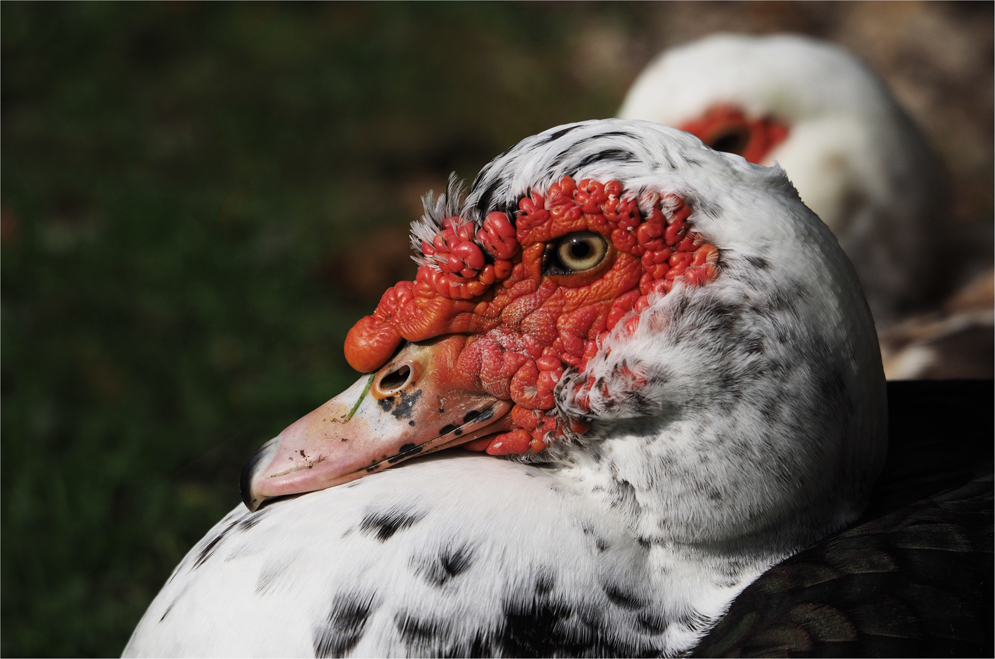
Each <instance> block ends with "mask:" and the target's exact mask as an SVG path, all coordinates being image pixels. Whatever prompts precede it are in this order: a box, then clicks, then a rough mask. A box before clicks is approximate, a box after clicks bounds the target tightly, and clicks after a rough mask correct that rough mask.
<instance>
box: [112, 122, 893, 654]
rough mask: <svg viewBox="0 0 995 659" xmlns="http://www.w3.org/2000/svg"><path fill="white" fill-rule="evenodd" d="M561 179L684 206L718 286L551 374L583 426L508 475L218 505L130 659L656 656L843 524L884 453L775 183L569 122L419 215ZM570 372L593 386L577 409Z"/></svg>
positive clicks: (474, 466)
mask: <svg viewBox="0 0 995 659" xmlns="http://www.w3.org/2000/svg"><path fill="white" fill-rule="evenodd" d="M567 175H569V176H573V177H574V178H576V179H577V180H580V179H583V178H592V179H596V180H601V181H606V180H609V179H614V180H618V181H620V182H621V183H622V185H623V186H624V188H625V190H627V191H628V192H627V194H630V195H633V196H636V197H638V198H639V199H640V200H641V203H642V204H643V205H646V206H652V205H653V204H654V203H657V202H655V201H654V200H656V199H660V198H661V197H662V196H663V195H667V194H677V195H680V197H681V198H683V199H684V200H686V202H687V204H688V206H690V207H691V209H692V212H691V215H690V217H689V218H688V222H689V223H691V225H692V226H693V229H694V231H696V232H698V233H699V234H700V235H701V236H702V237H703V238H704V239H705V240H707V241H709V242H710V243H711V244H713V245H715V246H716V247H717V248H718V250H719V261H718V265H717V267H718V275H717V276H716V277H715V279H714V281H711V282H709V283H707V284H705V285H702V286H692V285H689V284H685V283H678V284H677V285H676V286H675V287H674V288H673V290H672V291H671V292H669V293H667V294H666V295H653V296H651V298H650V303H649V306H648V308H646V309H645V310H643V311H642V312H641V313H640V314H639V324H638V328H637V329H635V331H634V332H632V333H627V331H625V327H626V326H628V327H629V329H630V330H631V327H632V326H631V325H627V324H626V323H619V324H618V325H616V326H615V329H614V330H613V331H612V332H611V333H610V334H608V335H607V336H606V338H605V339H604V340H603V341H602V342H599V344H598V345H599V348H600V349H599V351H598V353H597V354H596V355H595V356H594V357H593V358H591V359H590V360H589V361H588V363H587V364H586V366H585V368H584V370H583V371H582V372H577V371H574V370H571V369H569V368H568V369H567V370H566V371H565V372H564V374H563V377H562V378H561V380H560V382H559V385H558V386H557V387H556V390H555V391H556V406H555V410H554V413H555V414H557V415H558V416H559V417H562V418H564V419H566V418H570V417H583V418H584V419H586V420H587V421H588V422H590V425H591V428H590V430H589V431H588V432H587V433H585V434H581V435H578V436H568V437H563V438H560V439H555V438H554V439H552V440H551V442H550V443H551V445H550V447H549V448H548V449H547V450H545V451H542V452H540V453H538V454H536V455H531V456H528V457H527V460H526V461H524V462H522V461H510V460H503V459H499V458H495V457H492V456H478V455H469V454H465V453H459V452H456V453H454V452H447V453H443V454H438V455H435V456H431V457H428V458H421V459H418V460H415V461H412V462H408V463H406V464H404V465H402V466H399V467H394V468H390V469H387V470H386V471H381V472H379V473H373V474H372V475H369V476H366V477H364V478H361V479H360V480H356V481H353V482H351V483H347V484H345V485H340V486H337V487H332V488H330V489H325V490H322V491H318V492H312V493H309V494H306V495H304V496H299V497H296V498H292V499H287V500H279V501H274V502H272V503H269V504H267V505H265V506H263V507H262V508H261V509H260V510H258V511H257V512H254V513H250V512H249V511H248V510H247V509H246V508H243V507H242V506H239V508H237V509H236V510H234V511H232V512H231V513H230V514H229V515H228V516H227V517H226V518H225V519H223V520H222V521H221V522H219V523H218V525H216V526H215V527H214V528H213V529H212V530H211V531H210V532H209V533H208V534H207V536H206V537H205V538H204V539H203V540H202V541H201V542H200V543H198V544H197V545H196V546H195V547H194V548H193V549H192V550H191V552H190V553H189V554H188V555H187V557H186V558H185V559H184V560H183V562H182V563H181V564H180V565H179V566H178V567H177V569H176V571H175V572H174V574H173V575H172V576H171V577H170V579H169V581H168V582H167V584H166V586H165V587H164V588H163V590H162V591H161V592H160V594H159V595H158V597H157V598H156V599H155V601H154V602H153V603H152V605H151V606H150V607H149V610H148V611H147V613H146V614H145V617H144V618H143V619H142V621H141V623H140V624H139V626H138V627H137V629H136V630H135V632H134V634H133V636H132V638H131V641H130V642H129V644H128V647H127V648H126V650H125V654H126V655H129V656H131V655H136V656H137V655H146V656H150V655H158V656H166V655H201V656H207V655H212V656H225V655H242V656H247V655H282V656H291V655H293V656H310V655H316V656H332V655H345V654H353V655H356V656H373V655H401V654H406V655H443V654H446V655H449V654H454V655H466V654H478V655H479V654H483V655H514V656H523V655H603V656H606V655H643V654H664V655H674V654H678V653H681V652H685V651H687V650H689V649H690V648H692V647H693V646H694V644H695V643H696V641H697V639H698V638H700V636H701V635H702V634H703V633H704V632H705V631H707V629H708V628H710V626H711V625H712V624H714V622H715V621H716V620H717V619H718V618H719V617H720V616H721V615H722V613H723V612H724V611H725V610H726V608H727V607H728V606H729V604H730V602H731V601H732V599H733V598H734V597H735V596H736V595H737V594H738V593H739V592H740V591H741V590H742V589H743V588H745V587H746V586H747V585H748V584H749V583H750V582H751V581H753V580H754V579H756V578H757V577H758V576H759V575H760V574H761V573H762V572H763V571H764V570H766V569H767V568H768V567H770V566H771V565H772V564H774V563H776V562H778V561H780V560H782V559H783V558H784V557H786V556H788V555H790V554H792V553H794V552H796V551H798V550H799V549H801V548H802V547H804V546H806V545H807V544H809V543H811V542H813V541H815V540H817V539H819V538H821V537H824V536H825V535H826V534H828V533H830V532H831V531H833V530H835V529H838V528H841V527H842V526H843V525H845V524H846V523H848V522H849V521H851V520H853V519H854V518H855V517H856V516H857V515H858V514H859V512H860V510H861V509H862V506H863V505H864V503H865V499H866V497H867V495H868V492H869V491H870V488H871V485H872V484H873V481H874V479H875V478H876V476H877V473H878V471H879V470H880V468H881V465H882V463H883V459H884V454H885V449H886V403H885V391H884V377H883V374H882V369H881V361H880V354H879V352H878V349H877V343H876V339H875V334H874V326H873V321H872V320H871V316H870V312H869V310H868V308H867V305H866V303H865V302H864V299H863V296H862V294H861V291H860V287H859V284H858V283H857V279H856V276H855V274H854V272H853V269H852V268H851V266H850V264H849V262H848V261H847V259H846V257H845V256H844V255H843V253H842V252H841V251H840V249H839V247H838V245H837V243H836V240H835V239H834V238H833V236H832V234H831V233H830V232H829V231H828V229H827V228H826V227H825V225H824V224H822V223H821V222H820V221H819V219H818V218H817V217H816V216H815V215H814V214H813V213H812V212H811V211H809V210H808V209H807V208H806V207H805V206H804V205H803V204H802V203H801V202H800V201H799V200H798V197H797V194H796V193H795V191H794V189H793V188H792V186H791V184H790V183H789V182H788V181H787V178H786V177H785V175H784V173H783V171H782V170H780V169H779V168H777V167H774V168H766V167H761V166H757V165H752V164H749V163H747V162H745V161H744V160H743V159H742V158H739V157H736V156H730V155H726V154H720V153H716V152H714V151H711V150H709V149H707V148H704V147H702V146H701V144H700V142H699V141H698V140H696V139H695V138H693V137H691V136H689V135H687V134H684V133H680V132H679V131H675V130H672V129H669V128H666V127H663V126H658V125H655V124H650V123H646V122H630V121H622V120H607V121H595V122H585V123H580V124H571V125H568V126H561V127H558V128H555V129H551V130H549V131H546V132H544V133H541V134H539V135H537V136H534V137H530V138H527V139H526V140H523V141H522V142H521V143H519V144H518V145H517V146H515V147H513V148H512V149H511V150H509V151H508V152H506V153H505V154H502V155H501V156H499V157H498V158H497V159H495V160H494V161H493V162H492V163H491V164H489V165H488V166H487V167H485V168H484V170H483V171H482V172H481V174H480V176H479V177H478V178H477V180H476V181H475V182H474V185H473V186H472V189H471V191H470V193H469V196H468V198H467V199H466V200H465V202H463V203H462V204H458V203H456V200H453V199H448V200H445V201H444V202H443V203H442V204H441V205H440V206H439V207H438V208H445V207H446V205H447V204H448V205H449V206H450V207H452V208H455V209H458V211H459V214H460V216H461V217H462V218H463V219H465V220H469V221H473V222H474V223H476V224H477V225H480V224H481V223H482V222H483V218H485V217H487V216H488V214H489V213H491V212H493V211H508V209H513V208H515V207H516V204H517V202H518V200H519V199H520V198H522V197H523V196H526V195H527V194H528V193H529V192H530V191H536V190H545V189H547V188H548V186H549V185H550V184H551V183H552V182H553V181H556V180H559V178H560V177H562V176H567ZM435 209H436V207H432V208H429V209H427V215H428V217H427V219H426V220H423V222H429V223H432V222H437V221H438V219H439V218H437V216H436V213H435ZM647 210H649V209H647ZM419 231H421V232H424V231H425V227H424V226H422V228H421V229H419ZM631 313H632V314H634V313H635V312H631ZM523 326H524V325H523ZM516 331H517V330H516ZM528 331H529V330H527V329H524V330H521V332H523V333H527V332H528ZM508 332H509V333H510V332H511V330H508ZM522 336H524V334H522V335H521V336H520V337H519V338H521V337H522ZM412 345H413V344H412ZM412 349H414V348H412ZM406 350H408V348H404V349H402V352H401V353H400V354H401V355H404V354H406V353H405V351H406ZM399 358H400V356H398V357H395V358H394V362H391V363H396V362H397V360H398V359H399ZM391 363H389V364H388V365H387V366H384V367H383V369H381V371H380V372H379V373H378V374H377V376H375V377H377V378H379V377H381V374H382V373H384V372H385V371H387V370H388V369H389V368H391ZM623 373H629V374H632V373H635V374H638V376H639V377H638V378H631V377H624V376H623V375H622V374H623ZM589 377H593V378H594V379H595V380H598V381H600V382H603V383H604V385H605V386H604V387H601V388H597V387H596V388H595V389H594V390H592V391H591V392H590V398H589V400H588V401H587V402H586V404H581V403H580V402H579V401H578V399H577V394H578V392H579V391H580V389H581V388H582V385H583V383H584V382H586V381H588V378H589ZM367 379H368V378H367V377H365V376H364V378H363V379H361V380H360V382H358V383H357V385H356V386H354V387H353V388H352V389H350V391H349V392H346V394H343V395H342V397H340V398H342V400H343V401H344V400H345V399H346V398H348V399H349V402H350V405H351V402H352V401H355V400H356V399H357V397H359V399H360V403H359V404H358V405H357V406H356V408H355V409H354V410H353V413H355V414H356V415H357V417H362V416H363V415H367V414H375V413H376V409H377V406H378V401H374V400H373V399H372V398H371V397H366V398H362V396H360V391H361V390H362V389H363V386H364V383H365V382H366V381H367ZM347 394H348V395H347ZM343 397H344V398H343ZM412 398H415V397H414V396H413V397H412ZM382 402H383V401H379V403H382ZM321 409H328V410H332V409H336V408H333V407H327V406H326V407H323V408H321ZM346 409H348V408H346ZM440 411H441V410H440ZM329 414H331V413H329ZM343 416H344V415H343ZM349 416H350V418H351V414H350V415H349ZM394 416H395V417H397V418H401V417H400V416H398V415H397V414H395V415H394ZM334 423H338V421H335V422H334ZM342 427H344V426H342ZM290 431H291V429H288V431H285V434H284V435H285V436H284V435H282V436H281V441H288V439H287V437H289V436H290V435H288V434H287V433H290ZM336 432H338V431H336ZM342 432H345V431H342ZM337 437H338V435H336V438H335V439H331V440H328V441H330V442H332V443H334V444H336V445H338V444H339V440H338V439H337ZM342 437H343V439H342V442H343V443H344V442H346V435H344V434H343V435H342ZM273 446H275V445H271V447H270V448H269V449H267V451H266V452H264V453H263V454H261V457H260V458H259V461H260V464H259V465H257V464H256V463H255V462H253V463H250V465H249V466H248V467H247V469H248V470H249V473H250V476H252V478H253V479H257V478H258V477H259V474H260V473H261V470H262V469H264V468H266V465H265V464H262V463H263V462H266V461H268V460H272V459H274V458H273V457H272V456H273V455H274V451H275V449H274V448H273ZM409 453H410V451H409ZM302 455H303V453H302ZM405 455H407V453H406V454H405ZM309 459H310V458H309ZM324 460H325V457H324V454H319V455H318V457H317V458H314V459H313V460H312V462H309V463H308V465H310V466H315V465H319V464H325V462H322V461H324ZM329 461H331V459H329V460H328V461H326V462H329ZM305 467H307V468H310V467H309V466H305ZM305 467H301V469H304V468H305ZM302 473H305V475H306V473H307V472H302ZM255 482H256V481H255V480H253V485H252V488H255V487H256V486H255ZM252 491H253V492H255V491H256V490H255V489H253V490H252Z"/></svg>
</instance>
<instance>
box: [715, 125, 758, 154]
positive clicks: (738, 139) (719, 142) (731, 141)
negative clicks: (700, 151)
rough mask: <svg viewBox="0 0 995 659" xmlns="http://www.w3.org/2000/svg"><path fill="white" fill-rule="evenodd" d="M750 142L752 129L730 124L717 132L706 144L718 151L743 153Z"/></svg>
mask: <svg viewBox="0 0 995 659" xmlns="http://www.w3.org/2000/svg"><path fill="white" fill-rule="evenodd" d="M749 143H750V129H749V128H747V127H746V126H730V127H728V128H724V129H722V130H720V131H719V132H717V133H716V134H715V135H714V136H713V137H711V138H710V139H709V140H708V141H707V142H706V144H707V145H708V146H710V147H711V148H713V149H715V150H716V151H724V152H726V153H735V154H736V155H739V156H741V155H743V152H744V151H746V146H747V145H748V144H749Z"/></svg>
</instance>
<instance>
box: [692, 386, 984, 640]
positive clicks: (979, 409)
mask: <svg viewBox="0 0 995 659" xmlns="http://www.w3.org/2000/svg"><path fill="white" fill-rule="evenodd" d="M888 397H889V402H890V429H891V430H890V450H889V457H888V463H887V465H886V467H885V471H884V473H883V474H882V477H881V480H880V481H879V484H878V487H877V488H876V489H875V492H874V495H873V498H872V501H871V504H870V506H869V508H868V510H867V512H866V513H865V514H864V516H863V517H862V518H861V520H859V521H858V522H857V524H855V525H853V526H851V527H850V528H848V529H847V530H845V531H843V532H842V533H839V534H837V535H835V536H833V537H831V538H829V539H827V540H824V541H822V542H820V543H818V544H817V545H815V546H814V547H811V548H809V549H807V550H805V551H803V552H801V553H799V554H796V555H795V556H793V557H792V558H790V559H788V560H786V561H784V562H783V563H781V564H779V565H777V566H776V567H774V568H772V569H771V570H769V571H768V572H767V573H766V574H764V575H763V576H762V577H761V578H760V579H758V580H757V581H756V582H754V583H753V584H752V585H751V586H749V587H748V588H747V589H746V590H744V591H743V593H742V594H740V596H739V597H738V598H736V600H735V601H734V602H733V604H732V607H731V608H730V609H729V612H728V613H727V614H726V616H725V617H724V618H723V619H722V621H721V622H720V623H719V624H718V625H717V626H716V627H715V628H714V629H713V630H712V631H711V633H709V634H708V635H707V636H706V637H705V638H704V639H703V640H702V642H701V643H700V644H699V645H698V647H697V648H696V649H695V650H694V656H702V657H704V656H726V657H733V656H768V657H776V656H783V657H788V656H806V657H808V656H811V657H819V656H977V657H990V656H992V655H993V652H995V649H993V642H992V638H993V636H992V634H993V632H992V619H993V610H992V588H993V580H992V561H993V555H992V544H993V540H992V538H993V534H992V438H993V428H992V399H993V386H992V382H991V381H961V382H956V381H946V382H892V383H889V385H888Z"/></svg>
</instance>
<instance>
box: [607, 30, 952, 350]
mask: <svg viewBox="0 0 995 659" xmlns="http://www.w3.org/2000/svg"><path fill="white" fill-rule="evenodd" d="M619 116H620V117H623V118H627V119H645V120H649V121H656V122H659V123H663V124H666V125H669V126H675V127H677V128H681V129H683V130H687V131H689V132H691V133H694V134H695V135H697V136H698V137H700V138H701V139H702V140H703V141H704V142H705V144H707V145H709V146H711V147H713V148H715V149H718V150H722V151H729V152H732V153H738V154H739V155H742V156H744V157H745V158H746V159H747V160H750V161H751V162H758V163H761V164H772V163H773V162H775V161H776V162H777V163H778V164H779V165H780V166H781V167H783V168H784V169H785V171H786V172H787V173H788V176H789V177H790V178H791V181H792V182H793V183H794V185H795V187H796V188H797V190H798V193H799V195H800V196H801V199H802V201H804V202H805V204H806V205H807V206H808V207H809V208H811V209H812V210H813V211H815V212H816V214H817V215H818V216H819V217H820V218H821V219H822V220H823V221H824V222H825V223H826V224H827V225H828V226H829V228H830V229H832V231H833V233H834V234H836V237H837V238H838V239H839V242H840V246H842V247H843V250H844V251H845V252H846V253H847V255H848V256H849V257H850V260H851V261H852V262H853V264H854V267H855V268H856V270H857V274H858V276H859V277H860V281H861V283H862V284H863V287H864V291H865V293H866V294H867V300H868V303H869V304H870V306H871V310H872V312H873V313H874V318H875V320H876V322H877V325H878V329H879V330H880V329H884V328H886V327H887V326H889V325H891V324H892V323H894V322H896V321H898V320H900V319H903V318H907V317H908V316H909V315H910V314H911V313H913V312H916V311H920V310H923V309H924V307H925V306H927V305H929V304H931V303H932V302H934V301H935V296H936V295H937V294H938V293H939V292H941V291H940V288H942V287H943V286H949V285H950V284H951V283H952V282H951V281H950V273H951V272H952V271H956V270H957V269H959V268H960V267H961V265H962V264H961V263H959V262H957V261H958V258H957V257H955V258H954V259H953V260H954V261H955V262H953V263H951V261H950V260H948V259H945V258H943V257H941V256H940V254H941V253H942V250H940V251H938V250H937V245H938V244H940V243H942V242H943V241H944V240H945V239H946V238H947V236H948V235H949V232H950V231H951V230H952V227H951V226H950V225H948V223H947V218H948V215H949V213H950V208H949V206H950V204H949V192H948V189H947V184H946V180H945V176H944V172H943V168H942V166H941V165H940V163H939V161H938V160H937V158H936V157H935V156H934V154H933V153H932V152H931V151H930V149H929V147H928V145H927V142H926V140H925V138H924V137H923V136H922V134H921V133H920V132H919V130H918V129H917V128H916V126H915V125H914V124H913V123H912V121H911V120H910V119H909V118H908V117H907V116H906V114H905V113H904V112H903V111H902V109H901V108H900V107H899V105H898V103H897V102H896V101H895V100H894V98H893V97H892V96H891V94H890V93H889V92H888V89H887V88H886V86H885V84H884V83H883V82H882V81H881V80H880V79H879V78H878V77H877V76H876V75H874V74H873V73H872V72H871V71H870V69H869V68H868V67H867V66H866V65H865V64H864V63H863V62H861V61H860V60H859V59H858V58H857V57H855V56H853V55H851V54H850V53H848V52H846V51H845V50H843V49H842V48H840V47H838V46H835V45H832V44H830V43H826V42H823V41H818V40H815V39H811V38H807V37H801V36H792V35H777V36H764V37H757V36H747V35H732V34H719V35H713V36H709V37H706V38H704V39H701V40H699V41H695V42H693V43H690V44H687V45H684V46H681V47H677V48H673V49H670V50H667V51H665V52H664V53H662V54H661V55H659V56H658V57H657V58H656V59H655V60H653V61H652V62H651V63H650V64H649V65H647V67H646V68H645V69H644V70H643V72H642V73H641V74H640V75H639V77H638V78H637V79H636V81H635V82H634V83H633V85H632V87H631V88H630V89H629V92H628V94H627V95H626V98H625V101H624V102H623V104H622V107H621V109H620V110H619Z"/></svg>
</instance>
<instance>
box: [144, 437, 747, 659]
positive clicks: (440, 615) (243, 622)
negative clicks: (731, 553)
mask: <svg viewBox="0 0 995 659" xmlns="http://www.w3.org/2000/svg"><path fill="white" fill-rule="evenodd" d="M495 502H499V505H495ZM703 558H706V559H707V558H710V559H711V560H704V561H703V560H702V559H703ZM664 565H666V566H667V568H668V572H669V574H668V575H667V578H664V571H663V569H662V568H663V566H664ZM762 569H763V568H762V567H761V566H758V565H756V564H750V565H738V564H736V562H735V561H733V560H731V557H723V556H721V555H714V556H711V557H706V556H704V555H701V552H699V551H696V550H695V549H694V548H693V547H683V548H682V547H679V546H656V547H654V546H653V545H650V544H648V543H646V542H645V540H644V541H643V542H640V538H639V536H638V535H636V534H634V533H633V532H632V530H631V529H628V528H626V527H625V525H624V524H623V523H620V520H619V519H618V515H616V514H614V512H613V510H612V509H611V507H610V506H605V505H603V504H601V503H600V502H598V501H597V500H596V499H592V498H591V497H590V496H585V495H584V493H583V492H581V491H578V489H577V488H576V487H575V485H574V479H572V478H568V477H565V475H564V474H561V473H559V472H558V471H557V470H549V469H543V468H540V467H537V466H530V465H523V464H519V463H513V462H509V461H504V460H495V459H493V458H491V457H488V456H474V455H455V456H450V455H442V456H437V457H436V456H433V457H428V458H424V459H422V460H419V461H415V462H412V463H410V464H408V465H405V467H404V469H398V470H397V471H396V472H386V473H384V474H377V475H373V476H370V477H368V478H364V479H361V480H358V481H355V482H354V483H350V484H348V485H344V486H340V487H336V488H330V489H327V490H323V491H321V492H315V493H313V494H310V495H308V496H303V497H298V498H295V499H292V500H288V501H282V502H277V503H275V504H273V505H272V506H270V507H265V508H263V509H261V510H260V511H257V512H256V513H250V512H249V511H248V510H247V509H245V508H244V507H242V506H240V507H239V508H237V509H236V510H234V511H232V512H231V513H230V514H229V515H228V516H226V517H225V518H224V519H223V520H222V521H221V522H219V524H218V525H217V526H215V527H214V528H213V529H212V530H211V531H210V532H209V533H208V534H207V536H206V537H205V538H204V539H203V540H202V541H201V542H200V543H199V544H198V545H197V546H196V547H194V549H193V550H192V551H191V552H190V554H189V555H188V556H187V557H186V558H185V559H184V561H183V562H182V563H181V564H180V566H179V567H178V568H177V570H176V572H175V573H174V575H173V577H171V579H170V581H169V583H167V585H166V587H165V588H164V589H163V591H162V592H161V593H160V595H159V596H158V597H157V598H156V601H155V602H154V603H153V605H152V606H151V607H150V608H149V611H148V613H147V614H146V616H145V618H144V620H143V622H142V624H141V625H140V626H139V627H138V629H136V631H135V640H133V641H132V644H130V645H129V647H128V649H127V650H126V654H135V655H146V656H153V655H159V656H175V655H184V654H188V653H190V651H191V648H196V653H197V654H204V655H210V656H341V655H344V654H353V655H356V656H384V655H390V654H408V655H419V656H423V655H435V656H442V655H446V656H467V655H477V656H479V655H485V656H486V655H494V656H497V655H500V656H541V655H561V656H562V655H568V656H634V655H643V654H647V653H649V654H659V653H662V652H666V651H667V650H668V648H673V647H684V646H686V645H688V644H689V642H690V639H693V638H696V637H697V635H698V634H700V632H701V630H702V628H703V627H704V626H705V624H707V623H708V622H709V621H711V620H714V619H716V618H717V617H718V616H719V615H720V614H721V612H722V610H723V608H724V606H725V603H726V602H727V601H728V600H729V599H730V597H732V596H734V595H735V594H736V593H737V592H738V591H739V590H740V589H741V588H742V586H743V585H744V584H745V583H748V582H749V581H750V580H752V579H753V578H755V577H756V576H757V574H758V572H757V571H758V570H762ZM692 584H693V591H692V590H690V589H689V586H691V585H692ZM690 592H693V593H694V595H695V596H694V597H693V598H690V597H687V595H688V594H689V593H690ZM222 593H223V594H224V595H223V601H224V606H223V607H216V606H215V604H219V603H220V602H219V601H218V600H219V599H220V595H221V594H222ZM202 598H206V599H207V604H209V605H210V608H209V610H210V611H211V612H212V614H211V618H212V624H211V625H204V624H202V623H203V618H202V616H203V614H204V609H203V608H201V606H199V605H201V604H202ZM678 619H680V620H682V623H680V624H674V621H675V620H678ZM146 628H154V632H152V630H151V629H146ZM191 630H194V631H195V632H196V633H197V636H192V635H191ZM136 641H137V642H136Z"/></svg>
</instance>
